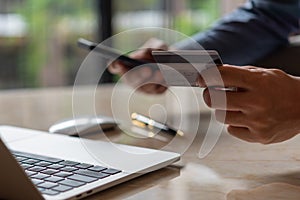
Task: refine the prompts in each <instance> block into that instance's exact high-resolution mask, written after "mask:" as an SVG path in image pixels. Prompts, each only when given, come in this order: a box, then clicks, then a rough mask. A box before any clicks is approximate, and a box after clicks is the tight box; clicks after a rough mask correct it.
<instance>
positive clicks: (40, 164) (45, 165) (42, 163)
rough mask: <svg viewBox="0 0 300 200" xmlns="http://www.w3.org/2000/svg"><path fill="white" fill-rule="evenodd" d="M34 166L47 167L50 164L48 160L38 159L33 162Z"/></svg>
mask: <svg viewBox="0 0 300 200" xmlns="http://www.w3.org/2000/svg"><path fill="white" fill-rule="evenodd" d="M34 165H35V166H41V167H47V166H49V165H52V163H50V162H45V161H40V162H37V163H35V164H34Z"/></svg>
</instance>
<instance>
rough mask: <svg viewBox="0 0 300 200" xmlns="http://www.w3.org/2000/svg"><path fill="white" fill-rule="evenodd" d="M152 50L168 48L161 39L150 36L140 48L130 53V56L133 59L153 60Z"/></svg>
mask: <svg viewBox="0 0 300 200" xmlns="http://www.w3.org/2000/svg"><path fill="white" fill-rule="evenodd" d="M153 50H168V46H167V45H166V44H165V43H164V41H162V40H159V39H156V38H151V39H149V40H148V41H147V42H146V43H145V44H144V45H143V46H142V47H141V48H140V49H138V50H136V51H134V52H133V53H131V54H130V57H132V58H134V59H142V60H153V56H152V51H153Z"/></svg>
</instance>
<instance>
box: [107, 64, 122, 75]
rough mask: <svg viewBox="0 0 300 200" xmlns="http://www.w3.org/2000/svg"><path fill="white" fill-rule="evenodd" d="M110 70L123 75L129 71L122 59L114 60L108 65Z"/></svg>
mask: <svg viewBox="0 0 300 200" xmlns="http://www.w3.org/2000/svg"><path fill="white" fill-rule="evenodd" d="M108 71H109V72H110V73H112V74H119V75H123V74H124V73H126V71H127V67H126V66H125V65H124V64H123V63H122V62H120V61H114V62H112V63H111V64H110V65H109V66H108Z"/></svg>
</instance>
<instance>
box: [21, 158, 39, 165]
mask: <svg viewBox="0 0 300 200" xmlns="http://www.w3.org/2000/svg"><path fill="white" fill-rule="evenodd" d="M37 162H40V160H36V159H27V160H23V161H22V162H21V163H25V164H29V165H33V164H34V163H37Z"/></svg>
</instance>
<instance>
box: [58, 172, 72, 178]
mask: <svg viewBox="0 0 300 200" xmlns="http://www.w3.org/2000/svg"><path fill="white" fill-rule="evenodd" d="M72 174H73V173H71V172H57V173H56V174H54V175H55V176H59V177H63V178H65V177H68V176H71V175H72Z"/></svg>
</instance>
